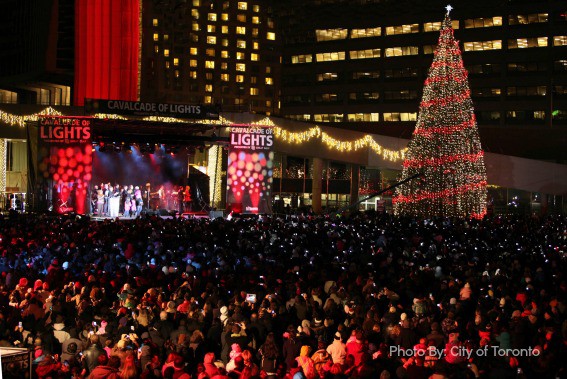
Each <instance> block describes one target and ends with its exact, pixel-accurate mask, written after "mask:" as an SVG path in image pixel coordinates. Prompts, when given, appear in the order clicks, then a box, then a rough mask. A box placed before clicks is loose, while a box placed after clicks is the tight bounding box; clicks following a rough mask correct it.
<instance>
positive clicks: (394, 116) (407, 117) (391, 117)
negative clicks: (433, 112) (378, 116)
mask: <svg viewBox="0 0 567 379" xmlns="http://www.w3.org/2000/svg"><path fill="white" fill-rule="evenodd" d="M416 120H417V113H384V121H386V122H395V121H416Z"/></svg>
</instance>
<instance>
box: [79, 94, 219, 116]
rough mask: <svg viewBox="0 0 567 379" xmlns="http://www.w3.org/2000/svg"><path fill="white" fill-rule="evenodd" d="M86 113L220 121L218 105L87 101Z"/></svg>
mask: <svg viewBox="0 0 567 379" xmlns="http://www.w3.org/2000/svg"><path fill="white" fill-rule="evenodd" d="M85 113H86V114H95V113H104V114H120V115H127V116H128V115H130V116H140V117H147V116H156V117H175V118H181V119H199V120H205V119H206V120H218V119H219V117H220V107H219V106H217V105H202V104H198V105H191V104H170V103H151V102H144V101H124V100H101V99H85Z"/></svg>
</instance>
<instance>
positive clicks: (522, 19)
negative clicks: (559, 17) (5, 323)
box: [508, 13, 549, 25]
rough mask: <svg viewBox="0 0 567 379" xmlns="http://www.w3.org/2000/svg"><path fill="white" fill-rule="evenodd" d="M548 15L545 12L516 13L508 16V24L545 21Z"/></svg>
mask: <svg viewBox="0 0 567 379" xmlns="http://www.w3.org/2000/svg"><path fill="white" fill-rule="evenodd" d="M548 17H549V15H548V14H547V13H532V14H517V15H509V16H508V24H510V25H526V24H537V23H540V22H547V19H548Z"/></svg>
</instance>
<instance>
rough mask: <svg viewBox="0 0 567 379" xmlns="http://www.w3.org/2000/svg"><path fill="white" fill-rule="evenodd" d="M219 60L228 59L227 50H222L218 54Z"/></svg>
mask: <svg viewBox="0 0 567 379" xmlns="http://www.w3.org/2000/svg"><path fill="white" fill-rule="evenodd" d="M220 56H221V58H228V57H229V55H228V51H227V50H222V51H221V53H220Z"/></svg>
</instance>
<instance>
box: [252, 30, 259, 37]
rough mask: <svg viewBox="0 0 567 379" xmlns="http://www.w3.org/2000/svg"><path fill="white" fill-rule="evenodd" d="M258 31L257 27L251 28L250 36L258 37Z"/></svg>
mask: <svg viewBox="0 0 567 379" xmlns="http://www.w3.org/2000/svg"><path fill="white" fill-rule="evenodd" d="M259 33H260V32H259V31H258V28H252V37H258V35H259Z"/></svg>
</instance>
